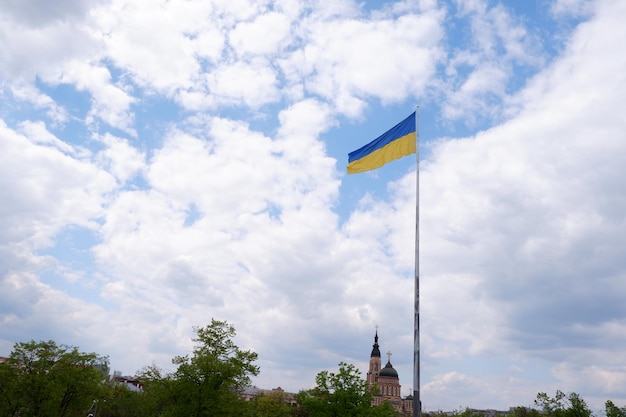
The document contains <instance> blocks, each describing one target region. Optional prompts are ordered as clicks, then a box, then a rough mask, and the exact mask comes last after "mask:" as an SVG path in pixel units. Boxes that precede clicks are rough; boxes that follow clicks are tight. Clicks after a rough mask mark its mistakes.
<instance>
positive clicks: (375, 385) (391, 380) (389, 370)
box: [367, 329, 413, 415]
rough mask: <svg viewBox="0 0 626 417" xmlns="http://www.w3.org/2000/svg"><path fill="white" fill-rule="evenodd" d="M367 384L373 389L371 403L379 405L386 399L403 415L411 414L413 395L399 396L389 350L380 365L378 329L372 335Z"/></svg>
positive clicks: (398, 381)
mask: <svg viewBox="0 0 626 417" xmlns="http://www.w3.org/2000/svg"><path fill="white" fill-rule="evenodd" d="M367 385H368V386H369V387H370V388H372V389H373V391H374V398H373V399H372V405H380V404H382V403H384V402H385V401H388V402H389V403H391V405H393V407H394V408H395V409H396V410H397V411H399V412H401V413H402V414H405V415H413V396H411V395H409V396H407V397H405V398H402V397H401V396H400V388H401V385H400V378H399V377H398V372H397V371H396V370H395V369H394V368H393V365H391V352H390V351H389V352H387V364H386V365H385V366H384V367H382V362H381V360H380V346H379V345H378V329H377V330H376V335H375V336H374V345H372V353H371V355H370V369H369V371H368V372H367Z"/></svg>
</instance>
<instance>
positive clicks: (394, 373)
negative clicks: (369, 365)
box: [378, 361, 398, 378]
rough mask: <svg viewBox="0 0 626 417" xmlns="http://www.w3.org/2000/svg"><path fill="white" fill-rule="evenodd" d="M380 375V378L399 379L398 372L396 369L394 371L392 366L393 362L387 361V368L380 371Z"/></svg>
mask: <svg viewBox="0 0 626 417" xmlns="http://www.w3.org/2000/svg"><path fill="white" fill-rule="evenodd" d="M378 375H379V376H390V377H394V378H397V377H398V372H397V371H396V370H395V369H393V366H392V365H391V362H390V361H387V365H385V367H384V368H383V369H381V370H380V373H379V374H378Z"/></svg>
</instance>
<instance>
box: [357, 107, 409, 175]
mask: <svg viewBox="0 0 626 417" xmlns="http://www.w3.org/2000/svg"><path fill="white" fill-rule="evenodd" d="M415 147H416V125H415V112H413V113H411V115H410V116H409V117H407V118H406V119H404V120H403V121H401V122H400V123H398V124H397V125H395V126H394V127H392V128H391V129H389V130H388V131H386V132H385V133H383V134H382V135H380V136H379V137H377V138H376V139H374V140H373V141H371V142H370V143H368V144H367V145H365V146H363V147H361V148H359V149H357V150H356V151H352V152H350V153H349V154H348V166H347V170H348V174H358V173H359V172H366V171H371V170H372V169H376V168H380V167H381V166H383V165H385V164H386V163H387V162H391V161H393V160H395V159H400V158H402V157H403V156H406V155H410V154H412V153H415Z"/></svg>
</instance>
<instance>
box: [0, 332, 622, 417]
mask: <svg viewBox="0 0 626 417" xmlns="http://www.w3.org/2000/svg"><path fill="white" fill-rule="evenodd" d="M194 334H195V337H194V338H193V339H192V340H193V342H194V349H193V351H192V353H191V354H189V355H185V356H176V357H174V358H173V359H172V363H173V364H174V365H175V368H176V369H175V370H174V371H173V372H165V371H164V370H163V369H161V368H159V367H157V366H156V365H152V366H146V367H145V368H143V369H142V370H141V371H139V372H138V373H137V375H135V378H136V380H137V381H139V382H140V384H141V389H140V390H131V389H129V388H128V386H127V385H125V384H120V383H119V382H117V381H115V380H114V379H111V378H110V377H109V358H108V357H107V356H100V355H98V354H96V353H84V352H81V351H79V349H78V348H77V347H73V346H67V345H58V344H57V343H56V342H54V341H52V340H50V341H39V342H36V341H34V340H32V341H30V342H19V343H16V344H15V345H14V347H13V350H12V352H11V354H10V356H9V357H8V358H7V360H6V361H5V362H4V363H1V364H0V417H5V416H6V417H86V416H87V417H131V416H132V417H222V416H223V417H230V416H240V417H344V416H345V417H397V416H398V414H397V412H396V411H395V410H394V408H393V406H392V405H391V404H390V403H383V405H380V406H373V407H372V406H371V402H372V396H373V395H376V393H375V392H374V390H372V389H370V387H368V385H367V382H366V381H365V380H364V379H363V378H361V374H360V371H359V370H358V369H357V368H356V367H355V366H354V365H351V364H347V363H343V362H341V363H339V370H338V371H337V372H329V371H322V372H320V373H318V374H317V376H316V378H315V382H316V385H315V387H314V388H313V389H310V390H302V391H300V392H299V393H297V394H296V395H295V397H294V398H288V395H287V394H286V393H285V392H283V391H271V392H266V393H263V394H261V395H257V396H254V397H253V398H252V399H246V397H245V396H243V395H241V394H242V392H243V391H244V389H245V388H246V387H248V386H250V383H251V377H253V376H256V375H258V373H259V367H258V366H256V365H255V364H254V362H255V361H256V360H257V354H256V353H255V352H252V351H250V350H242V349H240V348H239V347H238V346H237V345H236V344H235V343H234V341H233V338H234V337H235V335H236V333H235V328H234V327H233V326H232V325H230V324H229V323H227V322H225V321H218V320H212V321H211V323H210V324H209V325H207V326H205V327H198V328H194ZM293 400H295V401H293ZM535 405H536V406H537V408H538V410H539V411H538V410H537V409H527V408H522V407H520V408H515V409H512V411H511V414H512V417H540V416H542V417H543V416H545V417H593V413H592V412H591V410H590V409H589V408H588V407H587V405H586V404H585V402H584V400H583V399H582V398H580V397H579V396H578V395H577V394H575V393H570V394H564V393H562V392H560V391H557V393H556V395H555V396H554V397H550V396H548V395H547V394H545V393H539V394H538V395H537V400H536V401H535ZM432 414H437V413H432ZM432 414H431V415H432ZM453 414H454V415H455V416H456V417H470V416H475V414H474V413H472V411H471V410H469V409H468V410H464V411H460V412H455V413H453ZM606 416H607V417H626V408H619V407H617V406H615V405H614V404H613V403H612V402H611V401H607V403H606Z"/></svg>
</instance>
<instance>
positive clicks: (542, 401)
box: [535, 390, 593, 417]
mask: <svg viewBox="0 0 626 417" xmlns="http://www.w3.org/2000/svg"><path fill="white" fill-rule="evenodd" d="M535 405H536V406H537V407H540V408H541V410H542V411H543V412H544V413H545V415H547V416H548V417H591V416H592V415H593V412H592V411H591V409H590V408H589V407H588V406H587V404H586V403H585V400H583V399H582V398H581V397H580V395H578V394H577V393H575V392H571V393H569V394H565V393H563V392H562V391H558V390H557V392H556V394H555V395H554V397H550V396H548V394H546V393H545V392H540V393H539V394H537V399H536V400H535Z"/></svg>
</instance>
